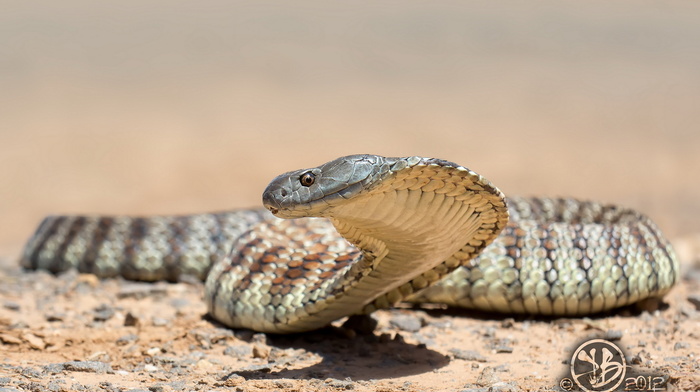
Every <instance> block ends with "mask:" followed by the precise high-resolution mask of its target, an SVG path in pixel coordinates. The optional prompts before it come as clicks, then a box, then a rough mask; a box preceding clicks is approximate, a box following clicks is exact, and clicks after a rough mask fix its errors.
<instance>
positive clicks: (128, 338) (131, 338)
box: [116, 333, 139, 346]
mask: <svg viewBox="0 0 700 392" xmlns="http://www.w3.org/2000/svg"><path fill="white" fill-rule="evenodd" d="M138 340H139V337H138V335H135V334H133V333H130V334H128V335H124V336H122V337H120V338H119V339H117V341H116V343H117V346H125V345H127V344H129V343H134V342H136V341H138Z"/></svg>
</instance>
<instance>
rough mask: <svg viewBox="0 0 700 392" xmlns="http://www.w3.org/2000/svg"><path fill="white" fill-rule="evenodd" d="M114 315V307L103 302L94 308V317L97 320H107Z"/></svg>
mask: <svg viewBox="0 0 700 392" xmlns="http://www.w3.org/2000/svg"><path fill="white" fill-rule="evenodd" d="M113 316H114V308H113V307H111V306H109V305H107V304H102V305H100V306H98V307H97V308H95V309H94V310H93V314H92V318H93V320H95V321H107V320H109V319H111V318H112V317H113Z"/></svg>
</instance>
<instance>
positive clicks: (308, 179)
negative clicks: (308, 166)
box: [299, 172, 316, 186]
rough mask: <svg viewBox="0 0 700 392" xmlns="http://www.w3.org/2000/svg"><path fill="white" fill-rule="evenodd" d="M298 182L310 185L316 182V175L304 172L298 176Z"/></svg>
mask: <svg viewBox="0 0 700 392" xmlns="http://www.w3.org/2000/svg"><path fill="white" fill-rule="evenodd" d="M299 182H301V185H303V186H311V185H313V184H314V182H316V176H315V175H314V174H313V173H311V172H306V173H304V174H302V175H301V177H299Z"/></svg>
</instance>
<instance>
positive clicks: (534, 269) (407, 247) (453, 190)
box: [22, 155, 679, 333]
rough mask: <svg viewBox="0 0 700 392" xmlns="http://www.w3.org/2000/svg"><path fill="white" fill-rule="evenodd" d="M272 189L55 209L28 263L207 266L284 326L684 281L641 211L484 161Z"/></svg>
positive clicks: (550, 310)
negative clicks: (134, 208) (206, 201)
mask: <svg viewBox="0 0 700 392" xmlns="http://www.w3.org/2000/svg"><path fill="white" fill-rule="evenodd" d="M263 204H264V206H265V209H252V210H236V211H231V212H223V213H214V214H199V215H188V216H161V217H145V218H139V217H121V216H120V217H99V216H52V217H47V218H45V219H44V221H43V222H42V224H41V225H40V227H39V228H38V229H37V231H36V232H35V234H34V235H33V237H32V238H31V239H30V240H29V242H28V244H27V246H26V248H25V251H24V253H23V257H22V265H23V266H24V267H25V268H29V269H47V270H50V271H53V272H60V271H64V270H66V269H69V268H77V269H78V270H80V271H82V272H87V273H94V274H96V275H98V276H100V277H110V276H117V275H121V276H123V277H126V278H128V279H136V280H149V281H151V280H160V279H166V280H171V281H172V280H178V279H180V278H181V277H182V276H183V275H195V276H197V277H199V278H202V279H206V294H205V299H206V301H207V304H208V308H209V313H210V314H211V315H212V316H213V317H214V318H216V319H217V320H219V321H220V322H222V323H224V324H226V325H228V326H231V327H236V328H250V329H253V330H258V331H265V332H277V333H286V332H299V331H307V330H312V329H315V328H319V327H322V326H324V325H326V324H328V323H329V322H331V321H333V320H335V319H338V318H341V317H343V316H347V315H352V314H358V313H368V312H371V311H373V310H375V309H378V308H386V307H389V306H391V305H393V304H395V303H397V302H399V301H413V302H435V303H444V304H448V305H451V306H461V307H466V308H474V309H480V310H486V311H496V312H504V313H532V314H544V315H583V314H590V313H595V312H600V311H603V310H608V309H612V308H615V307H619V306H624V305H628V304H631V303H634V302H636V301H639V300H642V299H645V298H650V297H660V296H662V295H664V294H665V293H666V292H667V291H668V290H669V289H670V288H671V287H672V286H673V284H674V283H675V282H676V281H677V280H678V274H679V267H678V262H677V260H676V257H675V255H674V253H673V250H672V248H671V247H670V245H669V243H668V241H667V240H666V239H664V238H663V237H662V236H661V234H660V232H659V230H658V229H657V228H656V226H655V225H654V224H653V223H652V222H651V221H650V220H649V219H648V218H646V217H644V216H642V215H641V214H639V213H637V212H635V211H632V210H629V209H624V208H620V207H616V206H610V205H602V204H598V203H593V202H580V201H576V200H573V199H548V198H510V199H508V200H507V201H506V199H505V197H504V196H503V194H502V193H501V192H500V191H499V190H498V189H497V188H496V187H494V186H493V185H491V183H490V182H488V181H487V180H486V179H484V178H483V177H481V176H480V175H478V174H476V173H474V172H473V171H471V170H469V169H467V168H464V167H462V166H459V165H457V164H454V163H451V162H447V161H442V160H437V159H428V158H420V157H409V158H385V157H380V156H375V155H353V156H348V157H343V158H339V159H336V160H334V161H331V162H328V163H326V164H324V165H321V166H319V167H317V168H312V169H304V170H298V171H293V172H289V173H285V174H283V175H281V176H279V177H277V178H275V179H274V180H273V181H272V182H271V183H270V185H269V186H268V187H267V189H266V190H265V192H264V193H263ZM270 212H271V213H270ZM509 215H510V220H509ZM280 218H298V219H292V220H287V219H280Z"/></svg>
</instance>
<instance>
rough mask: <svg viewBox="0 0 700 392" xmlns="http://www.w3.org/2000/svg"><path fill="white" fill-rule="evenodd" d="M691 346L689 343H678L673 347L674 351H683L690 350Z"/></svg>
mask: <svg viewBox="0 0 700 392" xmlns="http://www.w3.org/2000/svg"><path fill="white" fill-rule="evenodd" d="M689 347H690V344H689V343H687V342H676V344H674V345H673V350H674V351H675V350H682V349H685V348H689Z"/></svg>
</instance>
